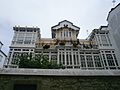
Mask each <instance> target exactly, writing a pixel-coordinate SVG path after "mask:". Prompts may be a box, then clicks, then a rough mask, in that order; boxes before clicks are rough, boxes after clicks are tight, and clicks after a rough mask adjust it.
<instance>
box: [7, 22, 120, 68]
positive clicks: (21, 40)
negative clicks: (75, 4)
mask: <svg viewBox="0 0 120 90" xmlns="http://www.w3.org/2000/svg"><path fill="white" fill-rule="evenodd" d="M13 29H14V37H13V40H12V44H11V46H10V52H9V60H8V66H9V67H18V65H16V63H18V62H17V60H16V59H17V57H18V56H19V55H20V54H21V53H31V52H32V53H33V54H43V55H45V56H46V57H47V58H48V59H49V61H51V62H52V63H57V64H62V65H63V66H64V68H65V69H85V70H86V69H98V70H99V69H100V70H101V69H103V70H104V69H119V64H118V58H117V57H116V51H115V48H114V47H113V45H112V42H111V39H110V36H109V30H108V27H107V26H101V27H100V28H99V29H94V30H93V31H92V32H91V34H90V35H89V37H88V38H87V39H78V34H79V30H80V28H79V27H77V26H75V25H74V24H73V23H71V22H70V21H67V20H64V21H61V22H59V23H58V25H55V26H53V27H52V28H51V33H52V38H41V37H40V31H39V28H28V27H14V28H13ZM46 47H47V48H46Z"/></svg>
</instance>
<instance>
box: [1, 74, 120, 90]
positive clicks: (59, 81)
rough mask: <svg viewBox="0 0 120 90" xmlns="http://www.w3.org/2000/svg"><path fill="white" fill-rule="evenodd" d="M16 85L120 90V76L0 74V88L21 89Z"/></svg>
mask: <svg viewBox="0 0 120 90" xmlns="http://www.w3.org/2000/svg"><path fill="white" fill-rule="evenodd" d="M15 85H35V86H36V89H29V90H120V76H50V75H49V76H48V75H47V76H46V75H43V76H41V75H3V74H2V75H0V90H20V88H19V89H15ZM25 90H27V89H25Z"/></svg>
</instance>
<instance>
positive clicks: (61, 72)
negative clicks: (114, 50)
mask: <svg viewBox="0 0 120 90" xmlns="http://www.w3.org/2000/svg"><path fill="white" fill-rule="evenodd" d="M0 75H39V76H120V70H80V69H23V68H22V69H18V68H4V69H0Z"/></svg>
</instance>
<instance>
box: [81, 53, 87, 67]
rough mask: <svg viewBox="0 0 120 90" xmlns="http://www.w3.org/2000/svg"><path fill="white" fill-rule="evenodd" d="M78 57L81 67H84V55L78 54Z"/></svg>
mask: <svg viewBox="0 0 120 90" xmlns="http://www.w3.org/2000/svg"><path fill="white" fill-rule="evenodd" d="M80 59H81V67H86V63H85V56H83V55H80Z"/></svg>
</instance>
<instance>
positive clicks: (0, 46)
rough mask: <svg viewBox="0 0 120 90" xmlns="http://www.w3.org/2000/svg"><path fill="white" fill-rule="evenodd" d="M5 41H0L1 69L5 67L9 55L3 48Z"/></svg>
mask: <svg viewBox="0 0 120 90" xmlns="http://www.w3.org/2000/svg"><path fill="white" fill-rule="evenodd" d="M2 46H3V43H2V42H1V41H0V69H1V68H3V67H4V64H5V61H6V59H7V55H6V54H5V53H4V52H3V51H2V50H1V48H2Z"/></svg>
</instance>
